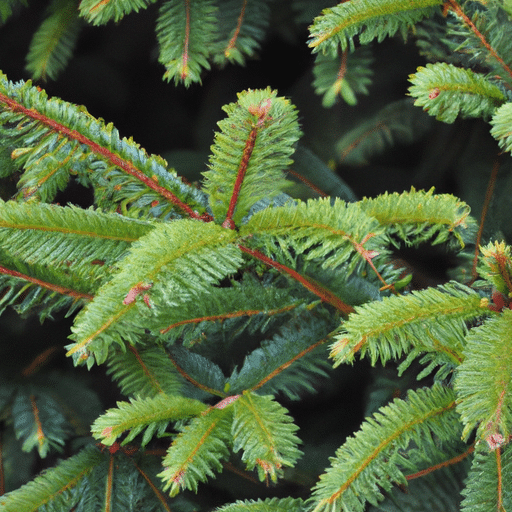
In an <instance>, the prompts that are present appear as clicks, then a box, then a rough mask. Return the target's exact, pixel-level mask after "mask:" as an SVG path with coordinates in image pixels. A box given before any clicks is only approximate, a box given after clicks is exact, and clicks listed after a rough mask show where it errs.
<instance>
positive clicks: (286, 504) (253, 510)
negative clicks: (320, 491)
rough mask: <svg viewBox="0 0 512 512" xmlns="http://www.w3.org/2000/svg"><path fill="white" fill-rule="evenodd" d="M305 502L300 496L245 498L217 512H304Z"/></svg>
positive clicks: (218, 509) (216, 510)
mask: <svg viewBox="0 0 512 512" xmlns="http://www.w3.org/2000/svg"><path fill="white" fill-rule="evenodd" d="M305 510H306V508H305V506H304V503H303V501H302V500H301V499H298V498H267V499H266V500H257V501H253V500H245V501H237V502H236V503H231V504H230V505H225V506H223V507H220V508H216V509H215V512H304V511H305Z"/></svg>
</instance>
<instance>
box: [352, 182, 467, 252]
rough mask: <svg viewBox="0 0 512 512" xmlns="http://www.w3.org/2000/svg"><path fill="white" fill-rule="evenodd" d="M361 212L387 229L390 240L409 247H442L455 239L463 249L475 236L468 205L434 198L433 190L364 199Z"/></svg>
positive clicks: (444, 196) (443, 196)
mask: <svg viewBox="0 0 512 512" xmlns="http://www.w3.org/2000/svg"><path fill="white" fill-rule="evenodd" d="M361 209H362V210H363V211H364V212H366V213H367V214H368V215H371V216H372V217H374V218H376V219H377V220H378V221H379V222H380V223H381V224H382V225H383V226H385V227H386V229H387V232H388V233H389V234H390V235H391V238H394V237H396V238H398V239H400V240H402V241H403V242H405V243H406V244H407V245H415V244H419V243H422V242H427V241H428V242H429V243H431V244H439V243H443V242H446V241H447V240H449V239H450V238H452V237H454V238H455V239H456V240H457V241H458V245H459V246H460V247H464V240H467V239H471V237H472V236H474V234H475V232H476V225H477V224H476V221H475V220H474V219H473V218H472V217H470V215H469V214H470V211H471V210H470V207H469V205H468V204H466V203H464V202H463V201H461V200H460V199H458V198H457V197H455V196H452V195H451V194H434V188H431V189H430V190H429V191H424V190H415V189H414V187H412V188H411V190H410V191H409V192H402V193H398V192H394V193H392V194H389V193H388V192H385V193H384V194H381V195H379V196H377V197H375V198H364V199H363V200H362V201H361Z"/></svg>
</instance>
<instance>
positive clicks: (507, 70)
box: [447, 0, 512, 79]
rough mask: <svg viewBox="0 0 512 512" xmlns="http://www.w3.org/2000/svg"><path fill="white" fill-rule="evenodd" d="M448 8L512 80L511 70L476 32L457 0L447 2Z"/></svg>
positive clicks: (474, 26)
mask: <svg viewBox="0 0 512 512" xmlns="http://www.w3.org/2000/svg"><path fill="white" fill-rule="evenodd" d="M447 5H448V8H450V9H452V10H453V12H455V13H456V14H457V16H460V18H461V19H462V20H463V21H464V23H465V24H466V25H467V26H468V27H469V28H470V30H472V31H473V33H474V34H475V36H476V37H478V39H479V40H480V42H481V43H482V45H483V46H484V48H485V49H486V50H487V51H488V52H489V54H490V55H492V57H493V58H494V59H495V60H496V61H497V62H498V63H499V65H500V66H501V67H502V68H503V70H504V71H505V73H507V74H508V75H509V79H510V78H512V69H510V67H509V66H508V65H507V64H506V63H505V61H504V60H503V59H502V58H501V57H500V56H499V55H498V53H497V52H496V50H495V49H494V48H493V47H492V46H491V45H490V44H489V43H488V41H487V40H486V38H485V36H484V35H483V34H482V33H481V32H480V31H479V30H478V28H477V27H476V25H475V24H474V23H473V21H471V19H470V18H469V16H467V14H466V13H465V12H464V11H463V10H462V8H461V6H460V4H459V3H458V2H457V0H447Z"/></svg>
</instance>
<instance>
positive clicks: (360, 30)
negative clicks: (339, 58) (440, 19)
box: [309, 0, 442, 55]
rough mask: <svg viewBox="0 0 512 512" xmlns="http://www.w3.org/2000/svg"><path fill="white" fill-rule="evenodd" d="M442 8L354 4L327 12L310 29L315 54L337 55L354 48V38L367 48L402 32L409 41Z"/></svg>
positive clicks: (426, 2) (426, 3)
mask: <svg viewBox="0 0 512 512" xmlns="http://www.w3.org/2000/svg"><path fill="white" fill-rule="evenodd" d="M441 5H442V1H440V0H410V1H408V2H401V1H397V0H350V1H348V2H343V3H341V4H339V5H337V6H336V7H331V8H329V9H325V10H324V11H323V12H322V15H321V16H319V17H318V18H315V21H314V23H313V25H312V26H311V27H310V28H309V30H310V33H311V40H310V42H309V46H310V47H312V48H313V51H322V52H323V53H330V54H331V55H335V54H336V53H337V51H338V46H341V49H342V51H345V50H346V49H347V47H349V46H350V47H351V49H353V48H354V41H353V39H354V37H355V36H356V35H359V38H358V39H359V42H361V43H362V44H367V43H369V42H371V41H373V40H374V39H377V40H378V41H379V42H380V41H382V40H383V39H384V38H385V37H387V36H394V35H395V34H396V33H397V32H400V33H401V34H402V36H403V37H404V38H405V37H406V35H407V31H408V29H409V28H410V27H412V26H413V25H414V24H415V23H417V22H418V21H420V20H422V19H423V18H426V17H427V16H431V15H432V14H433V13H434V12H436V11H437V10H438V9H439V6H441Z"/></svg>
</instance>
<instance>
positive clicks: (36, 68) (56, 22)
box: [26, 0, 82, 80]
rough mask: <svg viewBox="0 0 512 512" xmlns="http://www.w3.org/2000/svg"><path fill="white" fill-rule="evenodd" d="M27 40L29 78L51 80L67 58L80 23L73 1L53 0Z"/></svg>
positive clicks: (71, 50) (77, 33)
mask: <svg viewBox="0 0 512 512" xmlns="http://www.w3.org/2000/svg"><path fill="white" fill-rule="evenodd" d="M48 10H49V16H48V17H47V18H46V19H45V20H44V21H43V23H42V24H41V26H40V27H39V29H38V30H37V32H36V33H35V34H34V36H33V38H32V41H31V43H30V48H29V52H28V54H27V57H26V61H27V65H26V69H27V71H28V72H29V73H30V74H31V76H32V78H33V79H35V80H37V79H39V78H42V79H43V80H46V79H47V78H49V79H50V80H54V79H55V78H57V75H58V74H59V73H60V71H62V69H63V68H64V67H65V66H66V64H67V62H68V60H69V59H70V57H71V55H72V53H73V49H74V47H75V43H76V40H77V38H78V36H79V34H80V29H81V27H82V24H81V22H80V19H79V18H78V13H77V10H76V2H75V1H74V0H54V1H53V2H52V4H51V5H50V7H49V9H48Z"/></svg>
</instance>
